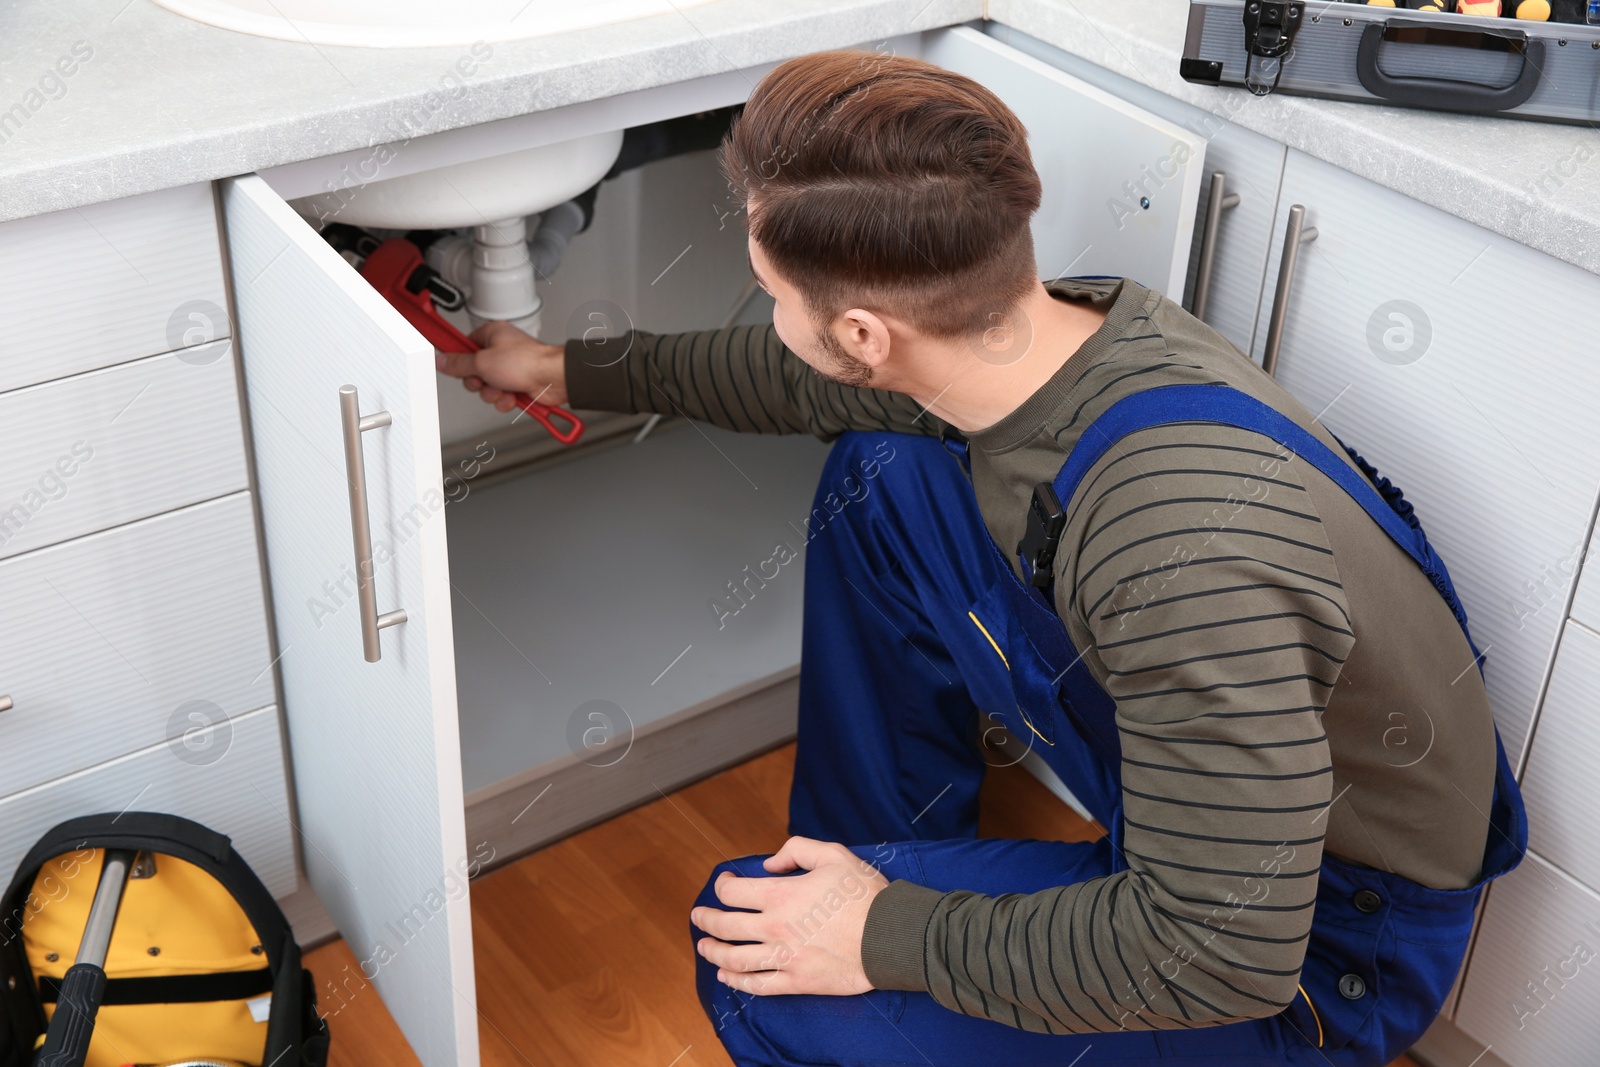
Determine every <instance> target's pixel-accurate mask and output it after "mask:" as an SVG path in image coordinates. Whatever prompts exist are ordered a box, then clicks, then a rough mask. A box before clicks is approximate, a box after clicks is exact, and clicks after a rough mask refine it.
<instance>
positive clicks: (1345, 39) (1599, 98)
mask: <svg viewBox="0 0 1600 1067" xmlns="http://www.w3.org/2000/svg"><path fill="white" fill-rule="evenodd" d="M1508 2H1511V0H1508ZM1558 2H1559V0H1558ZM1445 6H1448V3H1446V5H1445ZM1178 69H1179V73H1181V74H1182V76H1183V77H1184V79H1185V80H1187V81H1191V82H1196V83H1199V84H1203V85H1231V86H1243V87H1245V88H1248V89H1249V90H1250V91H1251V92H1253V93H1255V94H1257V95H1260V96H1264V95H1266V94H1268V93H1272V92H1280V93H1292V94H1296V95H1300V96H1320V97H1326V98H1329V99H1335V100H1356V101H1364V102H1366V103H1372V104H1396V105H1399V106H1402V107H1415V108H1426V109H1430V110H1437V111H1454V112H1459V113H1466V114H1474V115H1498V116H1504V117H1507V118H1524V119H1539V120H1543V121H1547V122H1568V123H1581V124H1584V125H1588V124H1590V123H1593V122H1594V121H1595V120H1597V119H1600V26H1588V25H1578V24H1574V23H1569V22H1533V21H1528V20H1526V19H1520V18H1493V17H1488V16H1483V15H1468V14H1456V13H1452V12H1447V11H1423V10H1400V9H1397V8H1396V7H1377V6H1367V5H1365V4H1354V3H1327V2H1323V0H1315V2H1312V3H1306V2H1304V0H1190V4H1189V26H1188V33H1187V35H1186V37H1185V40H1184V46H1183V58H1182V60H1180V62H1179V68H1178Z"/></svg>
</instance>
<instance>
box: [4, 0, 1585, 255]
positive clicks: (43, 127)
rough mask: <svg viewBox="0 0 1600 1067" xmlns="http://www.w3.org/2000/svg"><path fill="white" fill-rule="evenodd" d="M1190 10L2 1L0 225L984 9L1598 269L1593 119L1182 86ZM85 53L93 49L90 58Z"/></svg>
mask: <svg viewBox="0 0 1600 1067" xmlns="http://www.w3.org/2000/svg"><path fill="white" fill-rule="evenodd" d="M1187 9H1188V0H987V2H985V0H781V2H780V0H718V2H716V3H711V4H707V5H704V6H699V7H692V8H686V9H684V11H683V12H682V13H680V14H673V15H664V16H660V17H657V18H649V19H641V20H638V21H635V22H626V23H620V24H616V25H612V26H605V27H599V28H596V29H593V30H584V31H580V32H576V33H567V34H561V35H558V36H551V37H544V38H533V39H530V40H525V41H514V42H506V43H498V44H494V45H491V46H487V48H488V51H489V55H488V56H487V58H485V57H484V56H483V55H482V51H483V49H484V48H485V47H486V46H481V45H480V46H478V48H479V54H478V55H476V56H473V55H471V53H470V50H469V49H465V48H419V49H363V48H337V47H328V46H313V45H309V44H297V43H292V42H287V41H277V40H268V39H265V38H258V37H250V36H246V35H242V34H237V33H232V32H230V31H227V30H220V29H215V28H212V27H209V26H205V25H201V24H199V23H196V22H192V21H190V20H188V19H185V18H183V17H181V16H178V15H174V14H172V13H171V12H168V11H166V10H165V9H163V8H159V7H157V6H156V5H154V4H153V3H151V2H150V0H73V2H72V3H70V4H57V3H52V2H49V0H11V2H9V3H6V4H4V5H3V6H0V221H3V220H5V219H12V218H20V217H25V216H29V215H36V214H41V213H43V212H47V211H56V210H62V209H65V208H71V207H77V206H81V205H84V204H89V203H96V202H99V201H102V200H110V199H115V198H118V197H123V196H131V195H133V194H136V193H141V192H148V191H151V190H155V189H162V188H169V187H172V186H176V185H183V184H187V183H190V182H196V181H205V180H209V179H213V178H221V177H226V176H228V175H232V174H241V173H247V172H249V171H253V170H258V169H261V168H264V167H271V166H277V165H279V164H283V163H291V162H296V161H300V160H305V159H313V158H317V157H320V156H325V155H331V154H333V153H336V152H343V151H349V150H352V149H362V148H367V147H370V146H372V145H375V144H380V143H386V142H391V141H394V140H397V139H401V138H403V137H404V136H417V135H420V134H426V133H435V132H438V131H441V130H448V129H455V128H458V127H463V126H471V125H475V124H478V123H482V122H488V121H490V120H493V119H500V118H506V117H510V116H513V115H520V114H526V113H529V112H533V111H541V110H547V109H550V108H556V107H561V106H563V105H566V104H573V103H579V102H582V101H585V100H594V99H599V98H602V97H608V96H613V95H616V94H618V93H623V92H629V91H632V90H637V89H648V88H653V87H655V86H660V85H666V84H670V83H673V82H678V81H683V80H686V79H690V78H697V77H702V76H705V75H710V74H718V73H724V72H727V71H731V70H738V69H743V68H745V67H750V66H755V65H757V64H761V63H770V62H775V61H778V60H781V59H785V58H787V57H789V56H793V55H799V54H802V53H804V52H809V51H815V50H818V49H825V48H834V47H841V46H845V45H850V44H856V43H861V42H865V41H875V40H880V39H883V38H887V37H893V36H898V35H900V34H904V33H909V32H913V31H916V30H923V29H931V28H935V27H938V26H946V25H952V24H955V23H959V22H964V21H967V20H970V19H973V18H978V17H981V16H982V15H984V13H985V11H987V15H988V17H989V18H991V19H994V20H995V21H997V22H999V23H1001V24H1002V25H1005V26H1009V27H1011V28H1013V29H1016V30H1019V31H1021V32H1023V33H1027V34H1030V35H1031V36H1034V37H1037V38H1039V39H1041V40H1043V41H1046V42H1048V43H1050V44H1053V45H1055V46H1056V47H1058V48H1061V49H1063V50H1065V51H1068V52H1072V53H1074V54H1077V55H1080V56H1082V57H1084V58H1086V59H1089V60H1091V61H1093V62H1095V63H1098V64H1100V65H1102V66H1104V67H1106V68H1108V69H1111V70H1114V71H1116V72H1117V73H1119V74H1122V75H1124V76H1126V77H1129V78H1133V79H1135V80H1137V81H1140V82H1143V83H1145V84H1147V85H1149V86H1152V87H1153V88H1156V89H1159V90H1161V91H1163V92H1166V93H1168V94H1170V95H1172V96H1175V97H1178V98H1179V99H1182V100H1185V101H1187V102H1189V103H1191V104H1194V105H1196V106H1198V107H1202V108H1205V109H1207V110H1209V111H1212V112H1214V113H1216V114H1219V115H1222V116H1224V117H1226V118H1227V119H1229V120H1230V121H1232V122H1235V123H1237V124H1239V125H1241V126H1244V127H1246V128H1248V129H1252V130H1255V131H1257V132H1260V133H1262V134H1265V135H1266V136H1269V137H1272V138H1274V139H1276V140H1279V141H1282V142H1283V143H1285V144H1288V145H1289V146H1290V147H1292V148H1296V149H1298V150H1300V151H1303V152H1305V153H1307V154H1309V155H1312V156H1315V157H1317V158H1319V159H1323V160H1326V161H1328V162H1330V163H1333V164H1335V165H1337V166H1340V167H1343V168H1345V169H1346V170H1349V171H1352V172H1353V173H1355V174H1358V175H1361V176H1362V177H1365V178H1368V179H1370V180H1372V181H1375V182H1377V183H1379V184H1381V185H1385V186H1388V187H1390V188H1393V189H1396V190H1399V191H1401V192H1403V193H1406V194H1407V195H1409V196H1412V197H1415V198H1416V199H1418V200H1421V201H1423V202H1425V203H1428V204H1431V205H1433V206H1435V207H1438V208H1441V209H1443V210H1445V211H1449V212H1451V213H1453V214H1455V215H1458V216H1460V217H1462V218H1465V219H1467V220H1469V221H1471V222H1474V223H1477V224H1478V225H1481V226H1484V227H1486V228H1488V229H1490V230H1493V231H1495V232H1498V233H1501V234H1504V235H1506V236H1508V237H1511V238H1513V239H1514V240H1517V241H1519V242H1521V243H1523V244H1526V245H1529V246H1531V247H1533V248H1537V249H1540V250H1541V251H1544V252H1547V253H1549V254H1551V255H1554V256H1556V257H1558V258H1560V259H1564V260H1566V261H1568V262H1570V263H1574V264H1577V265H1578V266H1581V267H1583V268H1585V269H1587V270H1590V271H1594V272H1596V273H1600V132H1597V131H1596V130H1595V129H1592V128H1589V127H1582V126H1565V125H1554V124H1547V123H1537V122H1527V121H1518V120H1510V119H1486V118H1476V117H1466V116H1456V115H1444V114H1437V113H1431V112H1422V111H1412V110H1406V109H1402V108H1392V107H1381V106H1375V105H1369V104H1353V103H1341V102H1337V101H1327V100H1315V99H1309V98H1305V97H1291V96H1286V95H1275V96H1271V97H1266V98H1254V97H1251V96H1250V95H1249V94H1248V93H1246V92H1244V91H1243V90H1239V89H1221V88H1211V87H1205V86H1196V85H1190V84H1188V83H1186V82H1184V81H1183V80H1181V79H1180V78H1179V77H1178V72H1177V71H1178V57H1179V54H1180V51H1181V48H1182V43H1183V34H1184V26H1185V22H1186V12H1187ZM78 42H84V43H83V44H79V43H78ZM75 47H76V49H77V55H76V56H74V48H75ZM85 50H89V51H91V52H92V54H90V55H89V57H88V58H87V59H84V58H82V56H83V53H84V52H85ZM60 57H70V58H71V59H72V61H71V62H69V63H68V64H66V66H70V67H72V68H73V73H72V74H71V75H70V76H65V77H62V76H60V75H59V74H54V75H53V74H51V72H52V71H53V70H54V69H55V64H56V62H57V60H58V58H60ZM463 57H468V58H469V59H470V60H471V61H470V62H469V63H467V67H470V68H471V70H472V73H471V74H470V76H463V75H457V77H458V78H459V81H460V83H461V85H462V86H463V87H462V88H458V89H454V90H451V89H450V87H451V85H452V84H453V83H452V82H450V81H447V80H445V79H446V76H447V75H449V74H450V72H451V71H452V69H453V68H454V67H455V64H456V63H457V61H458V60H460V59H462V58H463ZM63 69H65V68H63ZM41 79H44V82H43V83H41ZM18 108H20V110H18ZM8 113H9V114H10V116H11V117H10V118H9V119H8V118H7V117H6V115H7V114H8ZM19 116H20V118H19ZM1586 149H1587V151H1585V150H1586ZM1585 155H1586V156H1587V157H1588V158H1587V159H1583V158H1582V156H1585ZM1552 179H1553V180H1552ZM1536 182H1540V184H1539V185H1536V184H1535V183H1536Z"/></svg>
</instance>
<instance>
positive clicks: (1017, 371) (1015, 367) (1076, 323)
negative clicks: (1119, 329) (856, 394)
mask: <svg viewBox="0 0 1600 1067" xmlns="http://www.w3.org/2000/svg"><path fill="white" fill-rule="evenodd" d="M1104 321H1105V313H1104V312H1103V311H1100V310H1099V309H1097V308H1094V307H1090V306H1088V305H1084V304H1080V303H1077V302H1075V301H1067V300H1057V299H1056V298H1055V297H1053V296H1051V295H1050V293H1049V291H1048V290H1047V289H1045V287H1044V284H1043V283H1042V282H1041V283H1039V284H1037V285H1036V286H1035V287H1034V288H1033V290H1032V291H1030V292H1029V294H1028V295H1027V296H1025V297H1024V298H1023V299H1022V301H1021V303H1019V304H1018V305H1017V308H1016V311H1015V312H1014V313H1013V315H1012V322H1013V324H1014V329H1013V330H1012V331H1011V333H1010V336H1009V337H1007V336H1005V335H1001V334H997V333H995V332H994V331H991V334H990V335H987V338H986V340H987V343H985V341H983V340H976V339H975V340H973V341H971V342H965V341H957V342H939V343H938V344H936V345H931V346H930V350H929V351H928V352H927V353H926V356H925V358H924V357H919V358H918V359H917V361H916V362H917V374H916V375H915V377H916V379H917V380H916V381H910V382H907V383H905V385H904V386H897V387H895V388H897V389H898V390H899V391H901V392H905V393H908V394H910V395H911V396H912V397H914V398H915V399H916V400H918V401H919V402H920V403H922V404H925V405H926V406H927V408H928V410H929V411H930V412H932V413H933V414H934V415H937V416H938V417H939V418H941V419H943V420H944V421H945V422H947V423H949V424H950V425H952V426H954V427H956V428H957V429H958V430H961V431H963V432H967V433H970V432H973V431H975V430H982V429H985V428H987V427H989V426H993V425H994V424H995V423H997V422H999V421H1000V420H1001V419H1003V418H1005V417H1006V416H1007V415H1009V414H1011V413H1012V412H1013V411H1015V410H1017V408H1019V407H1021V406H1022V403H1023V401H1025V400H1027V399H1028V397H1030V396H1032V395H1033V394H1034V393H1036V392H1038V391H1039V389H1040V388H1041V387H1042V386H1043V385H1044V384H1045V382H1047V381H1049V380H1050V379H1051V378H1052V377H1054V375H1055V374H1056V372H1057V371H1059V370H1060V369H1061V368H1062V367H1063V366H1065V365H1066V363H1067V361H1068V360H1070V359H1071V358H1072V356H1073V354H1074V353H1076V352H1077V351H1078V349H1079V348H1080V347H1081V346H1082V344H1083V342H1084V341H1086V340H1088V338H1089V336H1090V335H1091V334H1093V333H1094V332H1095V331H1096V330H1098V329H1099V328H1100V324H1101V323H1102V322H1104Z"/></svg>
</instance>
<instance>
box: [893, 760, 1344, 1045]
mask: <svg viewBox="0 0 1600 1067" xmlns="http://www.w3.org/2000/svg"><path fill="white" fill-rule="evenodd" d="M1323 756H1325V752H1322V753H1319V754H1318V758H1322V757H1323ZM1285 762H1288V761H1285ZM1293 762H1294V763H1295V764H1296V765H1298V764H1299V763H1302V762H1305V761H1304V760H1299V759H1296V760H1294V761H1293ZM1324 766H1325V764H1324ZM1312 770H1313V771H1315V768H1313V769H1312ZM1273 773H1277V774H1282V775H1284V776H1285V777H1290V776H1293V775H1296V774H1300V773H1303V772H1298V771H1279V772H1273ZM1290 780H1291V781H1292V782H1293V783H1294V784H1293V786H1292V787H1291V788H1290V789H1289V790H1288V791H1287V793H1288V796H1287V799H1298V800H1301V801H1302V803H1300V804H1284V805H1277V806H1281V807H1288V808H1296V807H1299V808H1311V809H1312V810H1310V811H1307V810H1301V811H1299V812H1282V813H1280V812H1274V811H1272V810H1270V809H1267V808H1263V809H1262V810H1258V811H1253V812H1249V813H1240V812H1211V813H1210V814H1209V817H1203V818H1200V819H1188V820H1183V819H1182V818H1181V816H1182V814H1183V812H1184V809H1183V808H1182V807H1181V806H1174V807H1169V808H1168V809H1167V816H1168V819H1167V821H1168V822H1171V823H1174V824H1181V825H1183V827H1184V829H1183V830H1182V831H1181V832H1182V833H1185V834H1193V835H1195V837H1196V838H1200V837H1203V838H1208V840H1196V839H1192V838H1185V839H1182V841H1181V842H1180V843H1178V844H1176V845H1174V843H1173V839H1171V838H1164V837H1163V835H1162V833H1161V832H1160V830H1159V829H1145V828H1141V827H1135V826H1133V825H1132V824H1131V822H1130V823H1125V832H1126V834H1127V837H1128V846H1127V847H1128V852H1127V853H1126V856H1127V862H1128V863H1129V864H1130V865H1131V869H1129V870H1125V871H1121V872H1119V873H1116V874H1112V875H1107V876H1104V877H1100V878H1095V879H1090V880H1088V881H1085V882H1079V883H1076V884H1072V885H1065V886H1061V887H1058V888H1053V889H1049V890H1045V891H1042V892H1038V893H1030V894H1005V895H1001V896H985V895H983V894H979V893H971V892H965V891H956V892H951V893H940V892H937V891H935V890H930V889H927V888H925V887H922V886H917V885H913V884H911V883H909V882H903V881H897V882H894V883H892V884H891V885H890V886H889V887H888V888H887V889H885V890H884V891H883V892H882V893H880V894H879V895H878V897H877V898H876V899H875V900H874V901H873V905H872V908H871V910H870V911H869V913H868V917H867V923H866V928H865V932H864V936H863V940H862V961H863V967H864V969H865V972H866V976H867V978H868V980H869V981H871V982H872V984H873V985H874V986H876V987H879V988H893V989H914V990H920V991H924V992H927V993H929V994H930V995H932V996H933V997H934V999H935V1000H937V1001H938V1002H939V1003H940V1004H943V1005H944V1006H945V1007H947V1008H950V1009H951V1010H953V1011H958V1012H961V1013H963V1014H967V1015H976V1016H981V1017H985V1018H990V1019H994V1020H995V1021H997V1022H1001V1023H1005V1024H1006V1025H1008V1026H1014V1027H1017V1028H1019V1029H1024V1030H1030V1031H1035V1032H1040V1033H1087V1032H1098V1031H1112V1030H1122V1029H1127V1030H1152V1029H1174V1028H1180V1027H1192V1026H1207V1025H1217V1024H1221V1023H1227V1022H1232V1021H1237V1020H1241V1019H1249V1018H1258V1017H1261V1016H1265V1015H1271V1014H1274V1013H1276V1012H1278V1011H1280V1010H1281V1009H1282V1008H1283V1007H1285V1006H1286V1005H1287V1004H1288V1003H1289V1002H1290V1001H1291V1000H1292V999H1293V997H1294V994H1295V988H1296V982H1297V980H1298V979H1297V976H1298V973H1299V970H1300V967H1301V964H1302V962H1303V959H1304V954H1305V947H1306V938H1307V936H1308V934H1309V931H1310V926H1311V920H1312V914H1313V904H1314V902H1315V895H1316V886H1317V874H1318V870H1319V865H1320V863H1321V857H1322V840H1321V832H1320V823H1318V822H1315V821H1313V819H1314V816H1315V814H1316V810H1315V809H1316V808H1317V807H1318V806H1319V805H1322V804H1326V800H1327V798H1326V793H1327V784H1328V777H1327V775H1326V774H1325V773H1323V774H1315V773H1312V774H1311V775H1310V776H1309V777H1304V778H1298V779H1294V778H1290ZM1148 784H1149V783H1148V782H1143V781H1141V782H1139V783H1137V785H1133V788H1137V787H1138V785H1145V786H1147V785H1148ZM1141 792H1142V790H1141ZM1173 799H1174V802H1175V803H1176V804H1178V805H1181V804H1182V803H1183V801H1182V798H1173ZM1241 799H1248V798H1241ZM1146 806H1147V807H1149V806H1150V805H1148V804H1147V805H1146ZM1241 806H1243V805H1241ZM1173 813H1177V815H1178V817H1173ZM1139 814H1140V815H1143V814H1144V813H1143V812H1139ZM1130 818H1131V817H1130ZM1254 835H1260V836H1254ZM1291 835H1293V836H1291Z"/></svg>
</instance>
